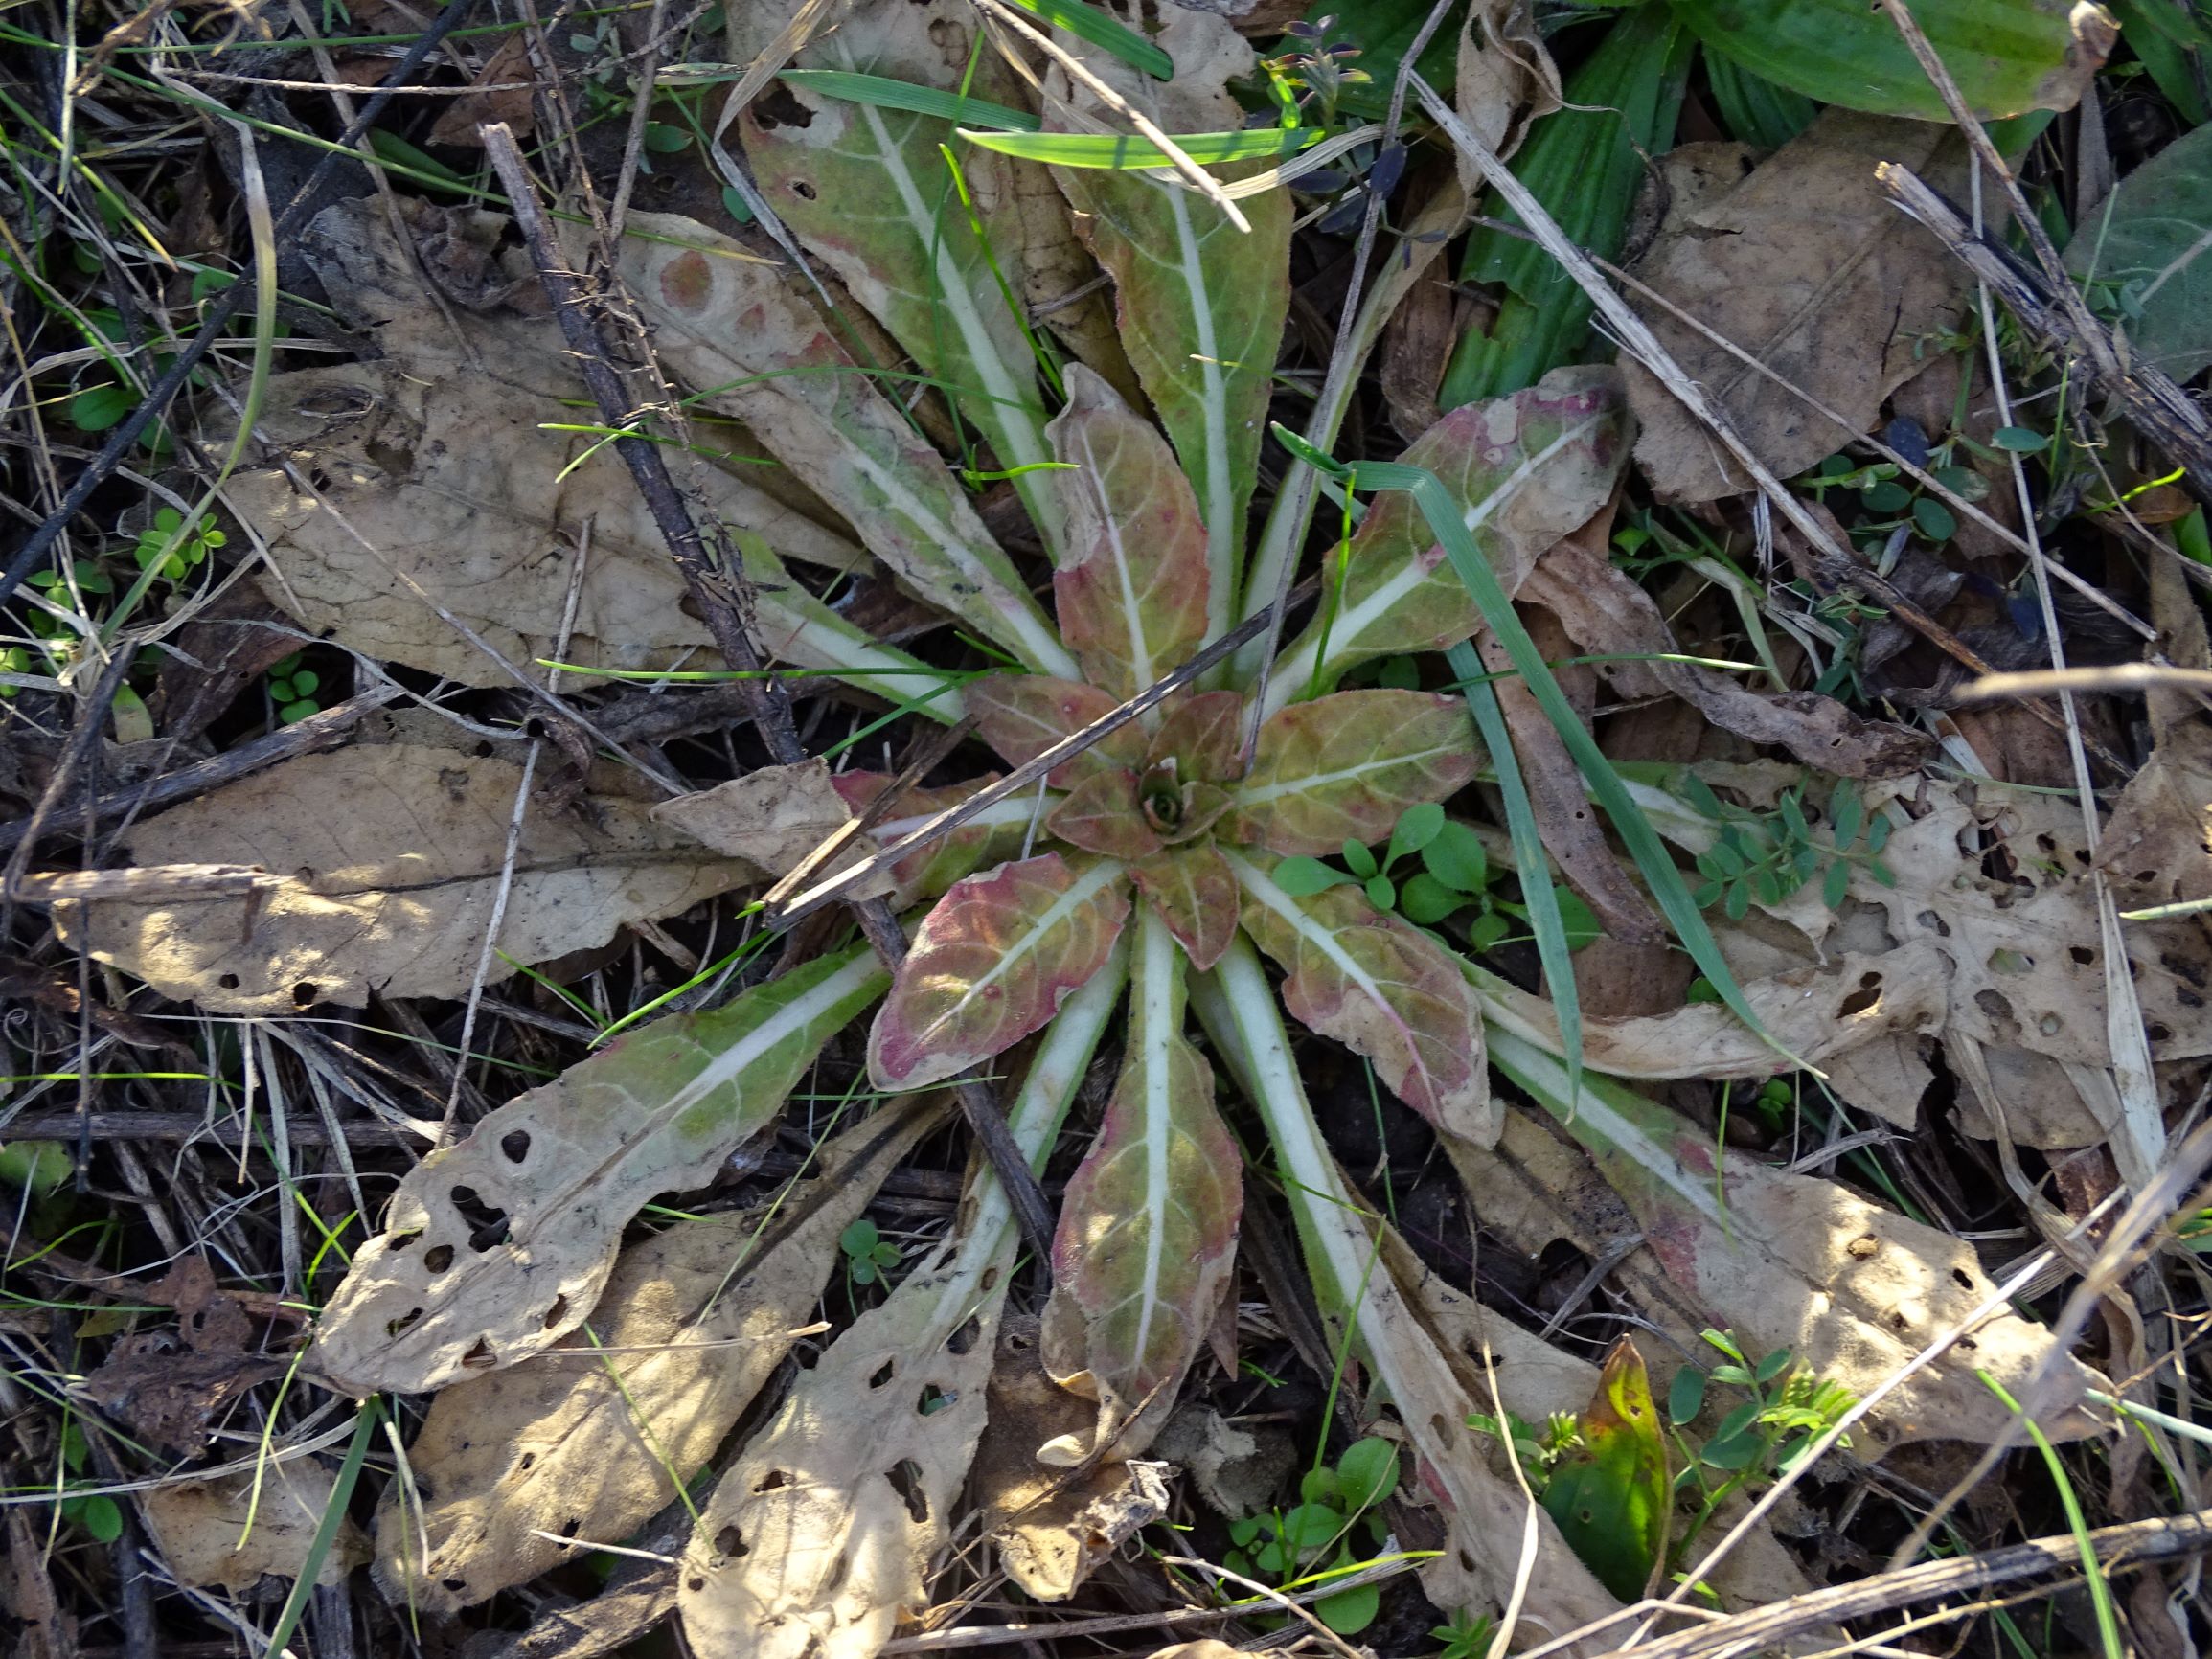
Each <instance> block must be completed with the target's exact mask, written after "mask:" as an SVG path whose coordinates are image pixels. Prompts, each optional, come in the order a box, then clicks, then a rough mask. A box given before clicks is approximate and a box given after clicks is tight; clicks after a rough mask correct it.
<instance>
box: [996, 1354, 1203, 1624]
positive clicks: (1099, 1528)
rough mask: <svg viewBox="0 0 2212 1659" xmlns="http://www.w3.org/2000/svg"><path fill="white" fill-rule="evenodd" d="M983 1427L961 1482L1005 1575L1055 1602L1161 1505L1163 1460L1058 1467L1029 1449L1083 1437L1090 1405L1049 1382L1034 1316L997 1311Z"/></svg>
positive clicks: (1091, 1428) (1092, 1421)
mask: <svg viewBox="0 0 2212 1659" xmlns="http://www.w3.org/2000/svg"><path fill="white" fill-rule="evenodd" d="M990 1389H991V1433H990V1434H989V1435H988V1436H987V1437H985V1439H984V1440H983V1442H982V1443H980V1444H979V1445H978V1446H977V1448H976V1453H975V1466H974V1469H973V1471H972V1474H971V1477H970V1486H969V1490H970V1491H971V1493H972V1494H973V1497H974V1501H975V1503H976V1505H977V1507H978V1508H980V1509H981V1510H982V1511H983V1525H984V1531H985V1532H986V1534H988V1535H989V1536H990V1538H991V1540H992V1543H993V1544H995V1545H996V1546H997V1548H998V1560H999V1565H1000V1566H1002V1567H1004V1568H1005V1569H1006V1575H1007V1577H1008V1578H1010V1579H1013V1580H1014V1581H1015V1583H1016V1584H1019V1585H1020V1586H1021V1587H1022V1589H1024V1590H1025V1591H1027V1592H1028V1593H1029V1594H1030V1595H1032V1596H1035V1597H1036V1598H1037V1599H1038V1601H1040V1602H1064V1601H1066V1600H1067V1599H1068V1597H1070V1596H1072V1595H1074V1594H1075V1592H1076V1589H1077V1587H1078V1586H1080V1585H1081V1584H1082V1583H1083V1580H1084V1579H1087V1578H1089V1577H1090V1575H1091V1574H1092V1573H1093V1572H1094V1571H1096V1570H1097V1568H1098V1567H1099V1566H1100V1564H1101V1563H1103V1562H1104V1561H1105V1560H1106V1558H1107V1557H1110V1556H1111V1555H1112V1554H1113V1553H1114V1552H1115V1551H1116V1550H1118V1549H1120V1548H1121V1547H1122V1545H1123V1544H1125V1543H1127V1542H1128V1541H1129V1539H1130V1538H1131V1537H1133V1536H1135V1534H1137V1532H1138V1531H1139V1530H1140V1529H1142V1528H1144V1527H1147V1526H1150V1525H1151V1524H1152V1522H1153V1521H1156V1520H1158V1519H1159V1518H1160V1517H1161V1516H1162V1515H1164V1514H1166V1513H1167V1508H1168V1493H1167V1486H1166V1483H1165V1480H1164V1478H1163V1476H1164V1473H1165V1471H1166V1468H1167V1466H1166V1465H1165V1464H1160V1463H1146V1462H1142V1461H1127V1462H1120V1461H1105V1460H1102V1461H1100V1462H1097V1463H1093V1464H1089V1465H1085V1466H1082V1467H1078V1468H1072V1469H1071V1468H1065V1467H1061V1466H1055V1465H1051V1464H1044V1463H1040V1462H1038V1456H1037V1448H1038V1446H1040V1445H1043V1444H1045V1443H1047V1442H1048V1441H1055V1440H1060V1439H1062V1438H1066V1439H1069V1440H1073V1441H1076V1442H1087V1441H1089V1440H1091V1439H1092V1438H1093V1437H1094V1436H1095V1434H1096V1433H1097V1430H1098V1404H1097V1402H1096V1401H1095V1400H1089V1399H1085V1398H1082V1397H1081V1396H1079V1395H1075V1394H1071V1393H1070V1392H1068V1391H1067V1390H1066V1389H1064V1388H1062V1387H1060V1385H1059V1384H1058V1383H1056V1382H1054V1381H1053V1379H1052V1377H1051V1375H1049V1374H1047V1372H1046V1371H1045V1369H1044V1365H1043V1362H1042V1360H1041V1359H1040V1358H1039V1345H1038V1321H1037V1319H1036V1318H1035V1317H1034V1316H1027V1315H1025V1316H1023V1317H1020V1318H1013V1319H1008V1320H1006V1321H1005V1322H1004V1323H1003V1324H1002V1325H1001V1326H1000V1327H999V1331H998V1350H997V1353H996V1355H995V1357H994V1359H993V1361H992V1370H991V1384H990Z"/></svg>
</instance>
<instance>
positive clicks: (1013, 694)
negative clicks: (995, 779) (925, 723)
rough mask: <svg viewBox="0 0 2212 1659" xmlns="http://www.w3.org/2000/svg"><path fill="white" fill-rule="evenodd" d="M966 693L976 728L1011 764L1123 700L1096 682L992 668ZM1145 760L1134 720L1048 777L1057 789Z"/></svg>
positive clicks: (1079, 728)
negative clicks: (995, 671) (1010, 672)
mask: <svg viewBox="0 0 2212 1659" xmlns="http://www.w3.org/2000/svg"><path fill="white" fill-rule="evenodd" d="M963 694H964V695H965V696H966V698H967V701H968V712H969V714H970V715H972V716H974V717H975V729H976V731H977V732H979V733H981V734H982V737H983V740H984V741H985V742H987V743H989V744H990V745H991V746H992V748H993V749H996V750H997V751H998V753H999V756H1000V757H1001V758H1002V759H1003V760H1004V761H1006V762H1007V764H1009V765H1012V766H1019V765H1021V764H1023V763H1024V762H1025V761H1034V760H1035V759H1037V757H1038V756H1039V755H1041V754H1043V753H1044V752H1045V751H1046V750H1047V749H1049V748H1051V747H1052V746H1053V745H1054V744H1055V743H1057V742H1059V741H1060V739H1063V738H1067V737H1071V736H1073V735H1074V734H1075V733H1077V732H1080V731H1082V730H1083V727H1085V726H1087V725H1089V724H1090V723H1091V722H1092V721H1093V720H1095V719H1098V718H1100V717H1101V716H1105V715H1110V714H1112V713H1113V712H1114V710H1115V709H1116V708H1118V707H1119V706H1120V704H1119V702H1118V701H1117V700H1116V699H1115V698H1113V697H1110V696H1108V695H1107V694H1106V693H1105V692H1102V691H1100V690H1099V689H1098V687H1096V686H1090V685H1085V684H1083V681H1081V680H1063V679H1057V678H1055V677H1054V676H1052V675H1050V674H987V675H986V676H984V677H983V678H982V679H980V680H974V681H971V682H969V686H968V688H967V690H966V692H965V693H963ZM1144 763H1145V735H1144V733H1143V732H1142V731H1141V730H1139V729H1138V727H1137V725H1136V723H1135V722H1134V721H1131V722H1129V724H1127V725H1121V726H1116V727H1115V728H1114V729H1113V730H1112V731H1111V732H1108V733H1107V734H1106V737H1105V738H1103V739H1100V740H1099V741H1098V742H1096V743H1093V744H1092V745H1091V746H1090V747H1089V748H1087V749H1085V750H1084V751H1083V753H1082V754H1080V755H1078V756H1077V757H1076V758H1075V759H1074V760H1072V761H1065V762H1063V763H1062V764H1060V765H1058V766H1055V767H1054V768H1053V769H1052V771H1051V773H1050V774H1049V775H1048V776H1047V778H1046V780H1045V782H1047V783H1048V784H1051V785H1052V786H1053V787H1054V788H1055V789H1066V788H1072V787H1073V786H1074V785H1075V784H1080V783H1081V782H1083V779H1085V778H1087V777H1089V776H1091V775H1092V774H1093V773H1095V772H1102V771H1110V770H1112V769H1114V768H1116V767H1127V768H1129V769H1131V770H1133V769H1134V768H1136V767H1139V766H1142V765H1143V764H1144Z"/></svg>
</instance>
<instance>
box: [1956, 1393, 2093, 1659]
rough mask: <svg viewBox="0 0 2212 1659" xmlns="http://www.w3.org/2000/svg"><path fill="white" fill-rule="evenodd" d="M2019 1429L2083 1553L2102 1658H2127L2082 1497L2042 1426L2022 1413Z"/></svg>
mask: <svg viewBox="0 0 2212 1659" xmlns="http://www.w3.org/2000/svg"><path fill="white" fill-rule="evenodd" d="M1974 1375H1976V1376H1978V1377H1980V1378H1981V1380H1982V1385H1983V1386H1984V1387H1985V1388H1987V1389H1988V1390H1989V1391H1990V1393H1992V1394H1994V1395H1995V1396H1996V1397H1997V1398H1999V1399H2001V1400H2003V1401H2004V1403H2005V1407H2006V1409H2007V1410H2009V1411H2014V1412H2019V1410H2020V1402H2019V1401H2018V1400H2017V1399H2015V1398H2013V1397H2012V1395H2011V1394H2010V1393H2009V1392H2008V1391H2007V1390H2006V1388H2005V1386H2004V1384H2003V1383H2001V1382H1999V1381H1997V1379H1996V1378H1995V1377H1994V1376H1992V1375H1990V1374H1989V1373H1988V1372H1986V1371H1982V1370H1979V1369H1977V1370H1976V1371H1975V1372H1974ZM2020 1426H2021V1427H2022V1428H2024V1429H2026V1430H2027V1431H2028V1438H2029V1439H2030V1440H2032V1441H2034V1442H2035V1443H2036V1450H2038V1451H2040V1452H2041V1453H2042V1454H2043V1466H2045V1467H2046V1468H2048V1469H2049V1470H2050V1471H2051V1484H2052V1485H2053V1486H2055V1487H2057V1488H2058V1489H2059V1503H2060V1504H2061V1505H2062V1506H2063V1507H2064V1510H2065V1512H2066V1531H2068V1532H2069V1533H2071V1534H2074V1547H2075V1548H2076V1549H2078V1550H2080V1551H2081V1553H2082V1578H2083V1579H2084V1580H2085V1581H2086V1582H2087V1584H2088V1587H2089V1605H2090V1606H2091V1607H2092V1608H2094V1609H2095V1611H2096V1615H2097V1635H2098V1637H2099V1639H2100V1640H2101V1641H2102V1643H2103V1645H2104V1649H2105V1659H2127V1654H2128V1653H2129V1652H2130V1651H2131V1649H2130V1648H2129V1646H2128V1644H2127V1643H2126V1642H2125V1641H2124V1640H2122V1638H2121V1636H2120V1615H2119V1613H2118V1612H2117V1611H2116V1610H2115V1609H2114V1608H2113V1606H2112V1586H2111V1584H2110V1582H2109V1581H2108V1580H2107V1579H2106V1577H2105V1564H2104V1562H2102V1561H2100V1560H2098V1559H2097V1546H2096V1545H2094V1544H2092V1543H2091V1542H2090V1541H2089V1522H2088V1517H2087V1516H2086V1515H2084V1514H2083V1513H2082V1500H2081V1495H2080V1494H2079V1493H2077V1492H2076V1491H2075V1490H2074V1483H2073V1480H2072V1478H2071V1477H2070V1476H2068V1475H2067V1473H2066V1466H2065V1465H2064V1463H2062V1462H2060V1461H2059V1451H2058V1447H2056V1446H2054V1445H2053V1444H2051V1437H2050V1436H2049V1435H2047V1434H2045V1433H2043V1429H2042V1424H2041V1423H2039V1422H2037V1421H2036V1420H2035V1419H2034V1418H2032V1417H2029V1416H2028V1415H2026V1414H2025V1413H2024V1412H2021V1413H2020Z"/></svg>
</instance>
